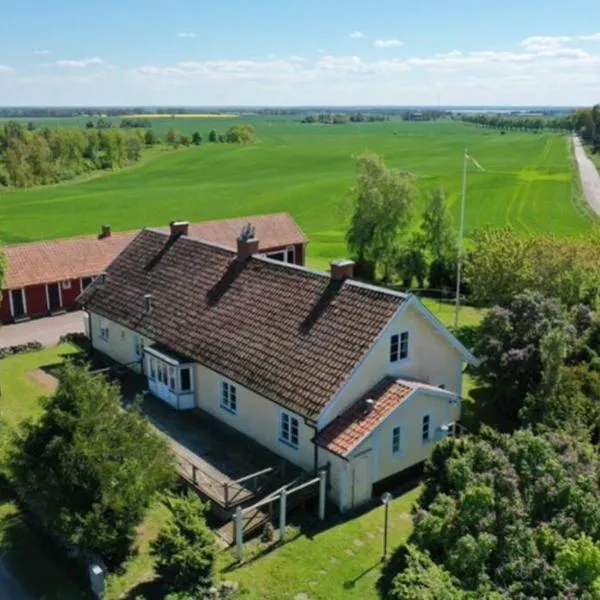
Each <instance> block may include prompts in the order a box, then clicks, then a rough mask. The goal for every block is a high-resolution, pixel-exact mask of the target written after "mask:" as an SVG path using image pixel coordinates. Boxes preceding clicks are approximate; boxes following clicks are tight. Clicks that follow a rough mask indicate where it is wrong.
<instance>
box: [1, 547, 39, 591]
mask: <svg viewBox="0 0 600 600" xmlns="http://www.w3.org/2000/svg"><path fill="white" fill-rule="evenodd" d="M0 598H2V600H32V598H31V596H30V595H29V594H27V593H26V592H25V590H24V589H23V588H22V587H21V584H20V583H19V582H18V581H17V580H16V579H15V578H14V577H13V576H12V573H11V572H10V571H9V570H8V567H7V566H6V564H5V563H4V562H3V561H2V557H1V556H0Z"/></svg>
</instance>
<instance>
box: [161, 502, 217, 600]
mask: <svg viewBox="0 0 600 600" xmlns="http://www.w3.org/2000/svg"><path fill="white" fill-rule="evenodd" d="M165 503H166V505H167V506H168V508H169V509H170V511H171V515H170V518H169V521H168V523H167V525H166V526H165V527H164V529H163V530H162V531H161V532H160V533H159V535H158V537H157V538H156V540H154V541H153V542H152V554H153V555H154V556H155V558H156V572H157V573H158V575H159V576H160V577H162V579H163V583H164V587H165V590H166V591H169V592H177V593H184V594H185V593H189V592H194V593H197V594H198V596H199V597H202V594H203V593H204V592H206V590H208V589H209V588H210V586H211V585H212V580H213V570H214V563H215V555H216V550H215V542H214V536H213V533H212V532H211V531H210V529H209V528H208V527H207V525H206V520H205V518H204V515H205V512H206V510H207V506H206V505H205V504H203V503H202V502H201V501H200V499H199V498H198V497H197V496H195V495H193V494H192V493H191V492H189V493H188V495H186V496H182V497H178V496H175V495H172V494H170V495H168V496H166V497H165Z"/></svg>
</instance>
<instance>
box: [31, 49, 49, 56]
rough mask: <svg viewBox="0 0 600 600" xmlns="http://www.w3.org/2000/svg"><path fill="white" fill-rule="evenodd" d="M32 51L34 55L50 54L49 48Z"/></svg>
mask: <svg viewBox="0 0 600 600" xmlns="http://www.w3.org/2000/svg"><path fill="white" fill-rule="evenodd" d="M33 53H34V54H35V55H36V56H45V55H46V54H50V50H34V51H33Z"/></svg>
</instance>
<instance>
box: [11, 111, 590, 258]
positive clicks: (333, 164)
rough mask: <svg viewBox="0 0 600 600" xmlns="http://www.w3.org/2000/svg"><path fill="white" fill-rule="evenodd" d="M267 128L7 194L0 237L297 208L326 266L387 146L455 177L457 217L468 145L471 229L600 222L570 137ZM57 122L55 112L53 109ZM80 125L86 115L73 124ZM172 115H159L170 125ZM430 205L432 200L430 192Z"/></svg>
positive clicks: (274, 124)
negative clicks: (367, 154)
mask: <svg viewBox="0 0 600 600" xmlns="http://www.w3.org/2000/svg"><path fill="white" fill-rule="evenodd" d="M243 120H244V121H250V122H252V123H253V124H254V125H255V127H256V130H257V134H258V140H259V141H258V142H257V143H256V144H254V145H251V146H245V147H244V146H235V145H230V144H208V143H205V144H203V145H202V146H201V147H192V148H189V149H186V150H179V151H171V152H161V153H160V156H158V157H157V156H152V157H151V159H149V160H147V161H146V162H145V163H144V164H142V165H139V166H136V167H133V168H131V169H127V170H124V171H121V172H117V173H110V174H106V175H103V176H100V177H94V178H91V179H86V180H83V181H79V182H75V183H66V184H63V185H58V186H52V187H48V188H37V189H31V190H16V191H10V192H7V191H4V192H2V193H1V194H2V196H3V197H2V207H3V208H2V220H1V221H0V239H2V240H3V241H4V242H6V243H11V242H18V241H27V240H37V239H46V238H54V237H64V236H70V235H76V234H82V233H94V232H96V231H97V230H98V228H99V226H100V224H101V223H110V224H111V225H112V226H113V228H114V229H115V230H123V229H133V228H137V227H142V226H144V225H151V226H155V225H164V224H165V223H167V222H168V221H170V220H172V219H176V218H177V219H188V220H192V221H194V220H203V219H213V218H225V217H234V216H241V215H251V214H258V213H268V212H274V211H289V212H290V213H291V214H292V215H293V216H294V217H295V218H296V219H297V221H298V223H299V224H300V225H301V227H302V228H303V229H304V230H305V231H306V233H307V235H308V237H309V239H310V244H309V253H308V256H309V263H310V264H311V265H312V266H316V267H324V266H325V265H326V263H327V261H329V260H330V259H332V258H337V257H340V256H344V255H346V254H347V251H346V248H345V242H344V228H345V218H346V217H347V215H348V206H347V203H346V202H345V198H346V196H347V190H348V189H349V187H350V186H351V185H352V183H353V181H354V164H353V159H352V156H353V155H355V154H357V153H359V152H362V151H375V152H378V153H381V154H382V155H383V156H384V157H385V159H386V160H387V162H388V163H389V164H390V165H391V166H394V167H398V168H401V169H406V170H409V171H411V172H413V173H414V174H415V175H416V176H417V178H418V182H419V187H420V189H421V190H427V189H431V188H433V187H435V186H437V185H440V184H441V185H443V186H444V187H445V189H446V191H447V193H448V197H449V203H450V205H451V208H452V211H453V214H454V216H455V218H457V216H458V211H459V204H460V203H459V194H460V184H461V167H462V153H463V149H464V148H465V147H468V148H469V151H470V152H471V153H472V154H473V155H474V156H475V157H476V158H477V159H478V160H479V161H480V162H481V163H482V164H483V165H484V167H485V168H486V171H485V172H483V173H482V172H479V171H473V172H472V173H471V174H470V176H469V187H468V205H467V211H466V226H467V232H468V231H470V230H472V229H473V228H476V227H481V226H482V225H485V224H492V225H509V224H510V225H512V226H514V227H515V228H517V229H518V230H519V231H522V232H535V231H551V232H554V233H557V234H560V235H573V234H577V233H581V232H585V231H588V230H589V229H590V228H591V223H592V221H591V217H590V215H589V213H588V212H587V210H585V209H584V208H582V207H581V204H580V203H579V201H578V198H577V194H575V193H574V192H573V190H574V189H575V188H574V179H573V170H572V165H571V162H570V160H569V151H568V148H567V143H566V138H565V137H564V136H560V135H556V134H550V133H543V134H532V133H518V132H508V133H506V135H501V134H500V132H497V131H494V130H487V129H479V128H476V127H472V126H468V125H464V124H462V123H456V122H450V121H445V122H437V123H406V122H402V121H397V120H393V121H388V122H384V123H371V124H354V125H346V126H337V127H336V126H328V125H303V124H300V123H297V122H294V121H292V120H284V119H267V118H264V117H248V118H244V119H243ZM50 121H53V120H52V119H51V120H50ZM234 122H238V123H239V122H240V120H239V119H217V120H215V119H178V120H177V122H176V123H175V126H177V127H178V128H180V129H181V130H185V131H188V132H189V131H193V130H195V129H199V130H200V131H201V132H202V133H203V135H205V137H206V133H207V132H208V130H209V129H210V128H211V127H213V126H215V127H217V129H219V130H220V131H222V130H224V129H225V128H227V127H228V126H229V125H231V124H232V123H234ZM73 123H74V122H73ZM172 125H173V122H172V120H171V119H157V120H156V121H153V127H154V128H155V129H156V130H157V131H158V130H161V131H162V130H164V129H165V128H168V127H170V126H172ZM419 203H420V204H421V205H422V203H423V198H422V197H421V198H420V199H419Z"/></svg>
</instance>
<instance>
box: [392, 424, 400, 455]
mask: <svg viewBox="0 0 600 600" xmlns="http://www.w3.org/2000/svg"><path fill="white" fill-rule="evenodd" d="M401 452H402V429H401V428H400V425H397V426H396V427H394V429H392V454H396V455H397V454H400V453H401Z"/></svg>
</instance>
